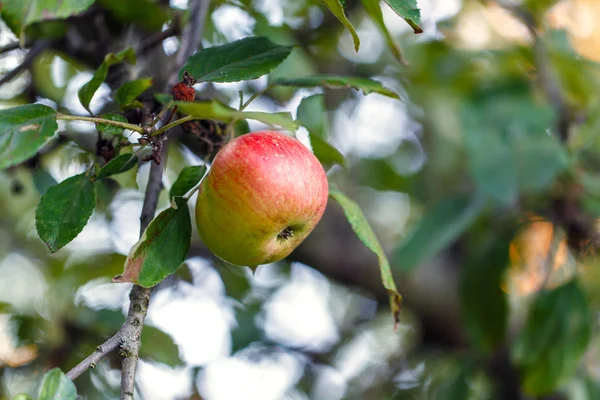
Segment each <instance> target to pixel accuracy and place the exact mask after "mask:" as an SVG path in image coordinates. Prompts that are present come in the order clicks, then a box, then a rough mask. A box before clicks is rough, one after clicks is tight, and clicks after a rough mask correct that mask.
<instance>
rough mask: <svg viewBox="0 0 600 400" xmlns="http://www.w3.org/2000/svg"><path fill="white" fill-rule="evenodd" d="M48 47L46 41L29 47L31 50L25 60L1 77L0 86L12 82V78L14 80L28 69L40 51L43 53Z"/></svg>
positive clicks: (48, 43) (48, 44)
mask: <svg viewBox="0 0 600 400" xmlns="http://www.w3.org/2000/svg"><path fill="white" fill-rule="evenodd" d="M48 46H50V42H49V41H47V40H40V41H39V42H36V43H35V44H34V45H33V46H32V47H31V50H29V52H28V53H27V55H26V56H25V58H24V59H23V61H22V62H21V64H19V65H17V67H16V68H15V69H13V70H12V71H9V72H8V73H7V74H6V75H4V76H3V77H2V79H0V86H2V85H4V84H5V83H7V82H10V81H12V80H13V79H14V78H16V77H17V76H18V75H20V74H21V73H22V72H23V71H25V70H26V69H28V68H29V67H30V66H31V63H33V60H35V58H36V57H37V56H38V55H39V54H40V53H41V52H42V51H44V50H45V49H46V48H47V47H48Z"/></svg>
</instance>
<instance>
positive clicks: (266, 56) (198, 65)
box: [180, 36, 292, 82]
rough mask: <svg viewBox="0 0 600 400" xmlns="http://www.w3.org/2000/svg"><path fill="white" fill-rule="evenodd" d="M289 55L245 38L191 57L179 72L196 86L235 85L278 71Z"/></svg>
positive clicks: (257, 39)
mask: <svg viewBox="0 0 600 400" xmlns="http://www.w3.org/2000/svg"><path fill="white" fill-rule="evenodd" d="M291 51H292V47H291V46H279V45H276V44H274V43H272V42H271V41H269V40H268V39H267V38H265V37H261V36H255V37H247V38H244V39H241V40H237V41H235V42H231V43H227V44H224V45H222V46H214V47H209V48H207V49H203V50H200V51H198V52H197V53H196V54H194V55H192V56H191V57H190V58H189V59H188V60H187V62H186V63H185V65H184V66H183V67H182V68H181V72H180V76H182V75H183V72H184V71H186V70H187V71H188V72H189V73H190V75H192V76H193V77H194V78H195V79H197V80H198V81H199V82H238V81H244V80H250V79H256V78H259V77H261V76H263V75H265V74H267V73H269V71H271V70H272V69H274V68H275V67H277V66H278V65H279V64H281V63H282V62H283V60H285V59H286V58H287V56H288V55H289V54H290V52H291Z"/></svg>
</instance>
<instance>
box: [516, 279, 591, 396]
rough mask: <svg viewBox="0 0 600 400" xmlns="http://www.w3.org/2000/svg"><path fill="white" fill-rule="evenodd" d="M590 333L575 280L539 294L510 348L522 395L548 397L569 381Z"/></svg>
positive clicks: (587, 312) (587, 310) (585, 305)
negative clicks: (545, 395)
mask: <svg viewBox="0 0 600 400" xmlns="http://www.w3.org/2000/svg"><path fill="white" fill-rule="evenodd" d="M591 330H592V315H591V312H590V308H589V306H588V303H587V301H586V299H585V297H584V294H583V292H582V290H581V289H580V287H579V284H578V283H577V281H576V280H572V281H570V282H568V283H566V284H564V285H562V286H560V287H558V288H556V289H553V290H551V291H542V292H541V293H540V294H539V295H538V296H537V297H536V298H535V300H534V301H533V303H532V304H531V306H530V309H529V313H528V316H527V322H526V324H525V327H524V329H523V331H522V332H521V333H520V334H519V336H518V337H517V339H516V342H515V345H514V348H513V357H514V359H515V361H516V363H517V365H518V366H519V367H520V370H521V373H522V375H521V377H522V379H523V381H522V382H523V387H524V389H525V391H526V392H527V393H528V394H531V395H535V396H537V395H544V394H548V393H552V392H553V391H554V390H555V389H557V388H558V387H559V386H560V385H561V384H562V383H563V382H564V381H565V380H566V379H567V378H569V377H570V376H571V374H573V373H574V372H575V370H576V369H577V367H578V366H579V364H580V360H581V357H582V356H583V354H584V352H585V350H586V348H587V347H588V343H589V341H590V338H591Z"/></svg>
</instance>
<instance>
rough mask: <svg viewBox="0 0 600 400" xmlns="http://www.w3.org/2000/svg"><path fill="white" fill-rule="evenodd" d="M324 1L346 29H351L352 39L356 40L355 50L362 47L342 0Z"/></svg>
mask: <svg viewBox="0 0 600 400" xmlns="http://www.w3.org/2000/svg"><path fill="white" fill-rule="evenodd" d="M323 3H325V5H326V6H327V8H329V11H331V13H332V14H333V15H335V17H336V18H337V19H339V20H340V22H341V23H342V24H343V25H344V26H345V27H346V29H348V31H350V34H351V35H352V40H353V41H354V50H356V51H358V48H359V47H360V39H359V38H358V34H357V33H356V29H354V26H353V25H352V22H350V20H349V19H348V17H346V13H345V12H344V7H343V6H342V3H341V2H340V0H323Z"/></svg>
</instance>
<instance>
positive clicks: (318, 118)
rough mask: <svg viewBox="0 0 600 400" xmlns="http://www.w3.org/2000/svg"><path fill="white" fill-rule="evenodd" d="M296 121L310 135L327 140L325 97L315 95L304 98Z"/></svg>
mask: <svg viewBox="0 0 600 400" xmlns="http://www.w3.org/2000/svg"><path fill="white" fill-rule="evenodd" d="M296 120H297V121H298V123H300V125H302V126H303V127H305V128H306V129H308V131H309V132H310V133H312V134H314V135H317V136H320V137H321V138H323V139H325V138H326V137H327V130H326V125H327V117H326V110H325V96H324V95H323V94H315V95H312V96H308V97H305V98H303V99H302V101H301V102H300V105H299V106H298V111H297V113H296Z"/></svg>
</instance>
